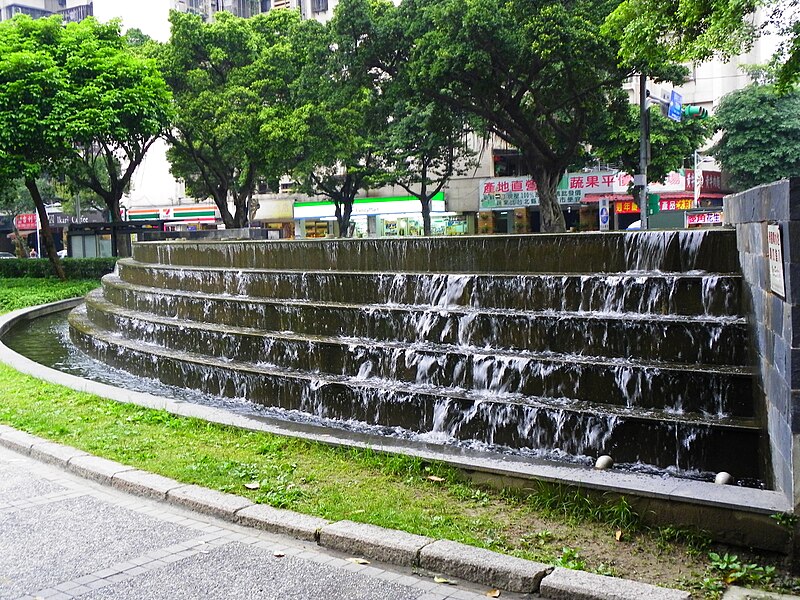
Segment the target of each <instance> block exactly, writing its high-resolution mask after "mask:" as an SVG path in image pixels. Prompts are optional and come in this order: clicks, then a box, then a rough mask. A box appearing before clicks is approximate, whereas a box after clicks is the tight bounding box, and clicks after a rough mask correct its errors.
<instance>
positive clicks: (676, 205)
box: [658, 198, 694, 211]
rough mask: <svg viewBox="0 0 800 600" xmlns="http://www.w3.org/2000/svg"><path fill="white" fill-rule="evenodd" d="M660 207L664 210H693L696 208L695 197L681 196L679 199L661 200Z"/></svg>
mask: <svg viewBox="0 0 800 600" xmlns="http://www.w3.org/2000/svg"><path fill="white" fill-rule="evenodd" d="M658 205H659V208H660V209H661V210H662V211H664V210H691V209H692V208H694V199H693V198H679V199H678V200H659V202H658Z"/></svg>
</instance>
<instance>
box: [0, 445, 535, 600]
mask: <svg viewBox="0 0 800 600" xmlns="http://www.w3.org/2000/svg"><path fill="white" fill-rule="evenodd" d="M351 558H356V557H352V556H348V555H345V554H342V553H338V552H335V551H330V550H326V549H324V548H322V547H320V546H318V545H316V544H313V543H310V542H305V543H304V542H301V541H298V540H296V539H293V538H290V537H286V536H281V535H275V534H270V533H266V532H262V531H258V530H253V529H250V528H245V527H241V526H237V525H235V524H231V523H228V522H225V521H222V520H218V519H215V518H214V517H209V516H205V515H200V514H197V513H195V512H190V511H188V510H184V509H182V508H181V507H177V506H172V505H169V504H166V503H163V502H157V501H154V500H149V499H146V498H141V497H138V496H132V495H129V494H126V493H124V492H120V491H118V490H116V489H113V488H109V487H107V486H104V485H101V484H98V483H95V482H92V481H90V480H87V479H84V478H82V477H78V476H75V475H73V474H71V473H68V472H65V471H64V470H62V469H60V468H56V467H53V466H50V465H48V464H45V463H41V462H39V461H37V460H34V459H32V458H30V457H27V456H24V455H21V454H18V453H16V452H13V451H10V450H7V449H5V448H0V599H2V600H11V599H22V598H25V599H33V598H47V599H49V600H56V599H66V598H75V597H80V598H82V599H87V600H99V599H101V598H119V599H134V598H135V599H141V598H148V599H160V598H163V599H165V600H167V599H169V600H180V599H184V598H185V599H194V598H203V599H208V600H211V599H217V598H219V599H222V598H236V599H237V600H246V599H248V598H254V599H255V598H258V599H259V600H269V599H273V598H274V599H275V600H278V599H281V600H285V599H319V600H325V599H328V598H330V599H334V598H335V599H365V600H366V599H375V600H384V599H385V600H446V599H453V600H456V599H458V600H475V599H478V598H482V599H484V600H485V598H486V592H487V591H488V588H485V587H480V586H476V585H474V584H470V583H468V582H464V581H459V582H458V583H457V585H449V584H443V583H436V582H434V581H433V577H432V574H429V573H414V572H412V570H411V569H404V568H401V567H396V566H390V565H386V564H379V563H376V562H375V561H370V564H357V563H356V562H353V561H351V560H348V559H351ZM525 597H528V596H525V595H522V594H513V593H510V592H503V594H502V598H525Z"/></svg>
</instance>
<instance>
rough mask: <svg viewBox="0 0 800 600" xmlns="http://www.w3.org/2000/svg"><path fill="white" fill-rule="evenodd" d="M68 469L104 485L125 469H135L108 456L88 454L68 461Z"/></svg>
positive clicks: (109, 483)
mask: <svg viewBox="0 0 800 600" xmlns="http://www.w3.org/2000/svg"><path fill="white" fill-rule="evenodd" d="M67 470H69V471H72V472H73V473H75V474H76V475H80V476H81V477H86V478H87V479H91V480H93V481H98V482H100V483H102V484H104V485H111V479H112V478H113V477H114V475H117V474H118V473H123V472H124V471H133V470H134V468H133V467H129V466H127V465H123V464H122V463H118V462H116V461H113V460H108V459H107V458H100V457H98V456H90V455H86V456H78V457H76V458H73V459H72V460H70V461H69V462H68V463H67Z"/></svg>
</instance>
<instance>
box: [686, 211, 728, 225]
mask: <svg viewBox="0 0 800 600" xmlns="http://www.w3.org/2000/svg"><path fill="white" fill-rule="evenodd" d="M703 225H722V211H721V210H720V211H709V212H699V213H686V227H693V226H694V227H699V226H703Z"/></svg>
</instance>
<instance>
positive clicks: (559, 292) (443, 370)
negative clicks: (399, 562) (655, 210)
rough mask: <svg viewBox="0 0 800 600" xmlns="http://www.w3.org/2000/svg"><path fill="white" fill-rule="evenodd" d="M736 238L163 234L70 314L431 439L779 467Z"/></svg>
mask: <svg viewBox="0 0 800 600" xmlns="http://www.w3.org/2000/svg"><path fill="white" fill-rule="evenodd" d="M741 312H742V311H741V277H740V273H739V268H738V265H737V264H736V242H735V237H734V233H733V232H731V231H691V232H639V233H608V234H602V235H593V234H589V235H567V236H549V235H544V236H543V235H539V236H492V237H479V238H458V239H445V238H422V239H411V238H401V239H396V240H321V241H266V242H265V241H243V242H217V241H214V242H212V241H209V242H202V241H200V242H197V241H193V242H187V241H170V242H148V243H140V244H136V245H135V247H134V256H133V258H132V259H125V260H121V261H120V262H119V264H118V271H117V272H116V273H115V274H113V275H110V276H107V277H106V278H105V279H104V281H103V288H102V289H101V290H99V291H96V292H94V293H92V294H90V295H89V296H88V297H87V300H86V305H85V307H84V308H80V309H76V311H74V312H73V313H72V315H71V316H70V328H71V337H72V338H73V340H74V341H75V343H76V344H77V345H78V346H79V347H81V348H83V349H84V350H85V351H86V352H87V353H89V354H91V355H92V356H95V357H97V358H99V359H101V360H104V361H107V362H109V363H112V364H116V365H119V366H123V367H126V368H131V369H133V370H137V371H141V372H143V373H145V374H147V375H149V376H152V377H156V378H158V379H161V380H163V381H165V382H168V383H173V384H180V385H185V386H187V387H194V388H199V389H204V390H206V391H209V392H212V393H215V394H219V395H223V396H236V397H243V398H245V399H247V400H248V401H250V402H254V403H258V404H263V405H270V406H277V407H281V408H284V409H287V410H300V411H305V412H307V413H310V414H314V415H318V416H320V417H324V418H327V419H337V420H342V421H347V422H353V421H360V422H364V423H367V424H370V425H375V426H379V427H382V428H385V430H387V431H409V432H416V433H417V434H418V435H422V436H423V437H425V439H435V440H437V441H441V440H444V439H450V440H462V441H464V440H467V441H473V442H476V443H478V444H490V445H497V446H501V447H507V448H518V449H523V450H526V451H532V452H546V453H550V454H556V455H558V454H569V455H579V456H580V455H583V456H597V455H599V454H611V455H612V456H613V457H614V458H615V460H616V461H617V463H633V464H645V465H653V466H655V467H659V468H663V469H669V470H681V469H684V470H692V471H704V472H713V471H719V470H726V471H729V472H732V473H734V475H735V476H737V477H739V478H749V479H757V478H761V477H763V469H762V464H763V463H764V459H763V457H760V456H759V447H760V436H761V428H760V427H759V425H758V423H757V422H756V421H755V418H754V410H753V393H752V381H751V373H750V368H749V366H748V362H747V361H748V351H747V345H748V341H747V336H746V327H745V322H744V319H743V317H742V315H741Z"/></svg>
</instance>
